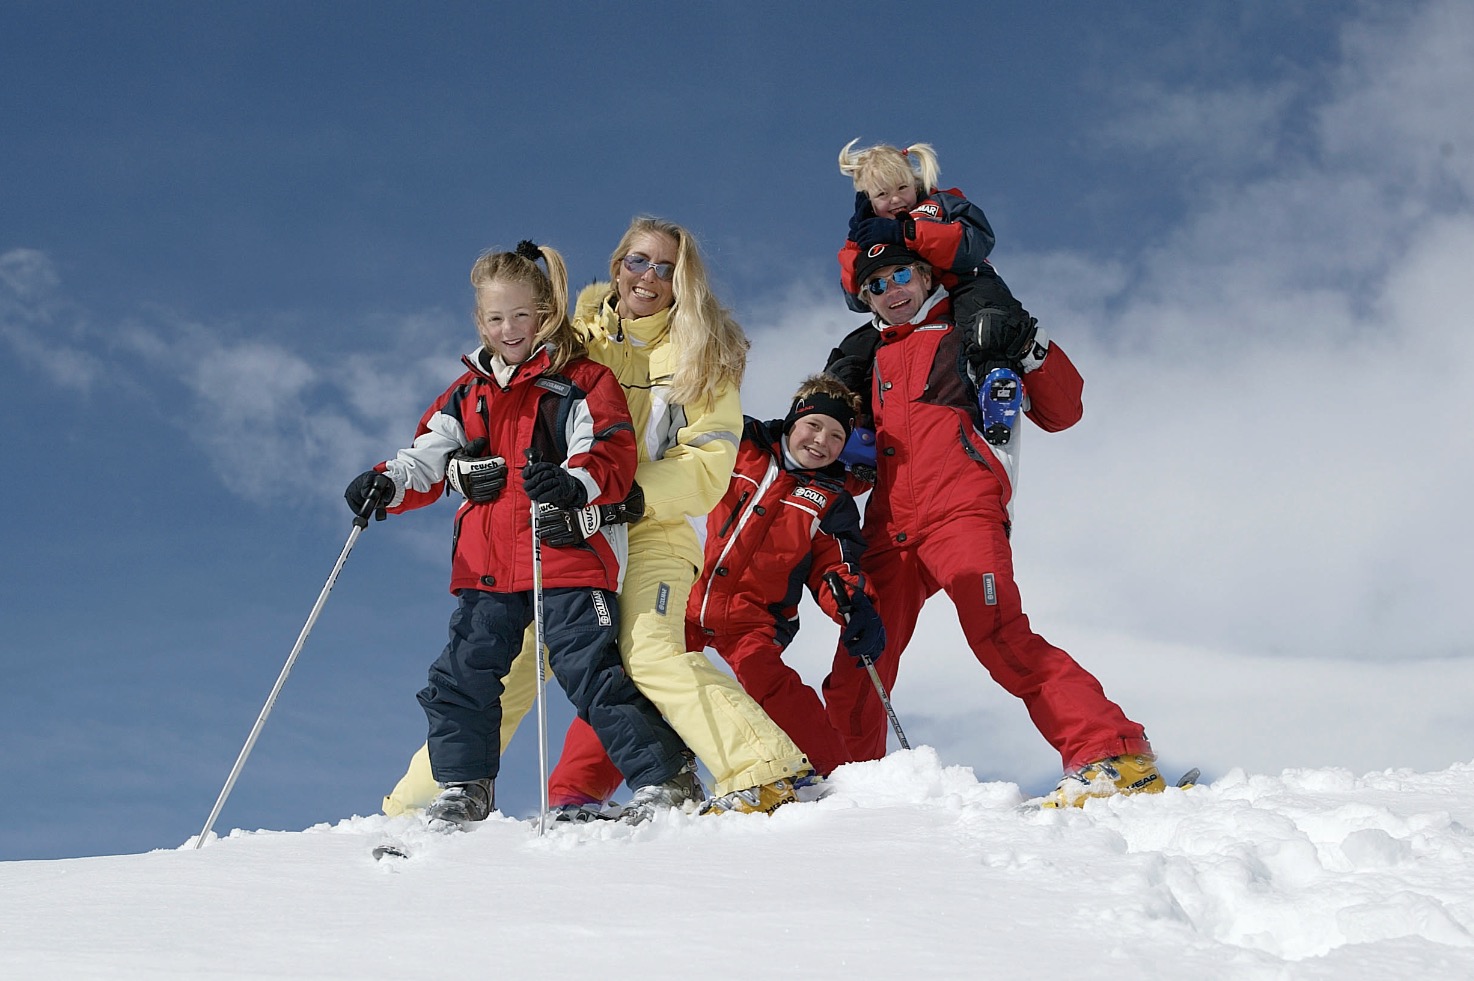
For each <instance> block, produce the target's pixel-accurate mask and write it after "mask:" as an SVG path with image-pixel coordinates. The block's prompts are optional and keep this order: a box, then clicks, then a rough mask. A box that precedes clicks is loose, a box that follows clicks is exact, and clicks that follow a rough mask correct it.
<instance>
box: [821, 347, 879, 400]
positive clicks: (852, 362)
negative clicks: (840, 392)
mask: <svg viewBox="0 0 1474 981" xmlns="http://www.w3.org/2000/svg"><path fill="white" fill-rule="evenodd" d="M873 361H874V359H873V358H864V357H861V356H860V355H858V354H846V355H845V356H844V357H842V358H839V359H837V360H835V361H834V363H833V364H831V365H830V366H829V367H828V368H825V369H824V370H825V371H827V372H828V373H829V374H831V375H833V376H834V377H835V378H838V379H839V380H840V381H841V382H842V383H843V384H844V387H845V388H848V389H849V390H850V391H852V392H856V393H858V394H860V395H869V394H870V365H871V364H872V363H873Z"/></svg>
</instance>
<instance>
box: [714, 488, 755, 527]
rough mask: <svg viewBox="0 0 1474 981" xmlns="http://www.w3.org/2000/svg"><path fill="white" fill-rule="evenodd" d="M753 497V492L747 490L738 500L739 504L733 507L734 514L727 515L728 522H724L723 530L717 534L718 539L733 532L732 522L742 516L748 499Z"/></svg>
mask: <svg viewBox="0 0 1474 981" xmlns="http://www.w3.org/2000/svg"><path fill="white" fill-rule="evenodd" d="M751 496H752V491H750V490H745V491H743V492H742V496H741V497H739V498H737V503H736V505H734V506H733V508H732V513H731V514H729V515H727V520H726V521H723V522H722V530H721V531H719V532H717V537H718V538H726V537H727V532H729V531H731V530H732V522H734V521H736V520H737V518H738V516H739V515H741V514H742V505H744V504H746V503H747V499H748V498H749V497H751Z"/></svg>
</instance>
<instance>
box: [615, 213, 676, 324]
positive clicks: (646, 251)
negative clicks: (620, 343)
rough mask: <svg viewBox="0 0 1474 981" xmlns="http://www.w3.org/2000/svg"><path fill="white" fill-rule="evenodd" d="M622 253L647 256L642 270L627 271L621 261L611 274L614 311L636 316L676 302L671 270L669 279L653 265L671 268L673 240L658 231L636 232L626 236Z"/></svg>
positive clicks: (674, 249) (630, 316)
mask: <svg viewBox="0 0 1474 981" xmlns="http://www.w3.org/2000/svg"><path fill="white" fill-rule="evenodd" d="M625 256H643V257H644V258H646V259H648V260H650V262H649V265H648V266H647V267H646V268H645V269H644V270H643V271H642V272H638V273H637V272H633V271H631V270H630V269H629V268H628V267H627V266H626V265H625V264H624V262H623V261H621V262H620V263H619V264H618V268H617V269H616V270H615V274H614V291H615V295H616V296H617V297H618V302H617V303H616V305H615V312H617V313H618V314H619V315H620V316H621V317H628V318H630V319H639V318H640V317H648V316H650V315H652V314H656V313H659V312H660V311H662V310H664V309H665V308H667V307H669V306H672V305H674V303H675V302H676V287H675V274H674V273H673V272H672V274H671V278H670V279H661V278H660V276H659V274H658V272H657V270H656V266H657V265H662V268H664V264H668V265H669V267H670V268H671V269H674V268H675V262H676V243H675V241H674V240H673V239H671V238H670V237H669V236H666V235H662V234H661V233H660V232H640V233H639V234H638V235H636V236H635V237H634V238H633V239H631V240H630V247H629V251H628V252H626V253H625V255H624V256H621V257H620V258H621V259H623V258H624V257H625Z"/></svg>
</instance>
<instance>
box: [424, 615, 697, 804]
mask: <svg viewBox="0 0 1474 981" xmlns="http://www.w3.org/2000/svg"><path fill="white" fill-rule="evenodd" d="M532 616H533V609H532V593H531V592H522V593H488V592H484V591H482V590H477V589H463V590H461V592H460V602H459V605H458V606H457V607H456V610H455V613H453V614H452V615H451V618H450V643H448V644H446V646H445V650H444V651H442V652H441V654H440V657H439V658H437V659H436V661H435V663H434V664H432V665H431V666H430V682H429V684H428V685H426V686H425V687H424V688H423V689H422V690H421V691H420V693H419V695H418V698H419V701H420V705H421V707H422V708H424V710H425V718H426V719H427V720H428V721H429V724H430V737H429V740H428V743H429V748H430V768H431V770H432V771H433V773H434V774H435V779H436V780H437V781H439V782H441V783H464V782H469V781H472V780H479V779H481V778H482V777H493V778H494V777H495V776H496V775H497V772H498V771H499V769H500V765H501V724H502V706H501V696H502V690H503V686H502V682H503V679H505V678H506V676H507V672H508V671H510V670H511V668H512V660H513V659H514V658H516V656H517V654H518V653H519V652H520V651H521V650H522V637H523V634H524V633H525V632H526V630H527V625H528V624H529V623H531V622H532ZM618 638H619V607H618V604H617V601H616V599H615V595H614V594H613V593H612V592H609V591H608V590H604V589H591V588H586V587H570V588H560V589H545V590H543V639H544V641H545V642H546V643H547V646H548V664H549V666H550V667H551V668H552V672H553V675H554V677H556V678H557V679H558V683H559V684H560V685H562V686H563V690H564V691H565V692H566V693H567V694H568V700H569V701H570V702H572V703H573V707H574V708H575V709H576V710H577V712H578V717H579V718H580V719H583V720H584V721H585V722H587V723H589V725H590V726H592V727H593V729H594V731H595V732H597V733H598V734H599V739H600V741H601V742H602V743H603V744H604V746H605V747H607V748H608V750H609V756H610V758H611V759H612V760H613V761H614V765H615V766H617V767H618V768H619V772H620V773H621V774H623V775H624V778H625V781H626V782H627V783H628V784H629V785H630V786H631V787H642V786H645V785H646V784H652V783H663V782H664V781H666V780H669V779H670V778H671V777H673V776H675V774H676V773H677V771H679V770H680V768H681V767H682V766H683V765H684V764H685V756H684V749H685V744H684V743H682V742H681V739H680V737H679V736H677V735H676V734H675V731H674V730H673V729H671V727H670V725H669V724H668V723H666V721H665V720H664V719H663V718H661V716H660V713H659V712H657V711H656V709H655V706H654V705H652V704H651V703H650V700H649V699H647V698H646V697H645V696H644V695H642V694H640V691H639V689H637V688H636V687H635V685H634V682H632V681H630V679H629V677H628V676H627V675H626V674H625V673H624V666H623V665H622V664H621V663H620V659H619V648H618Z"/></svg>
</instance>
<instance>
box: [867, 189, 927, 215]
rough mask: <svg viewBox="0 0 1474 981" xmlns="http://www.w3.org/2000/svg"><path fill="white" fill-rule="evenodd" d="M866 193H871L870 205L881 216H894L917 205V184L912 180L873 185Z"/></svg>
mask: <svg viewBox="0 0 1474 981" xmlns="http://www.w3.org/2000/svg"><path fill="white" fill-rule="evenodd" d="M866 193H867V194H869V195H870V207H872V208H874V209H875V214H876V216H877V217H880V218H894V217H895V216H896V215H899V214H902V213H903V212H907V211H910V210H911V209H912V208H914V207H916V185H915V184H913V183H912V182H911V181H906V182H905V183H903V184H885V185H883V186H881V187H879V188H877V187H875V186H874V185H871V187H870V189H869V190H868V191H866Z"/></svg>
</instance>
